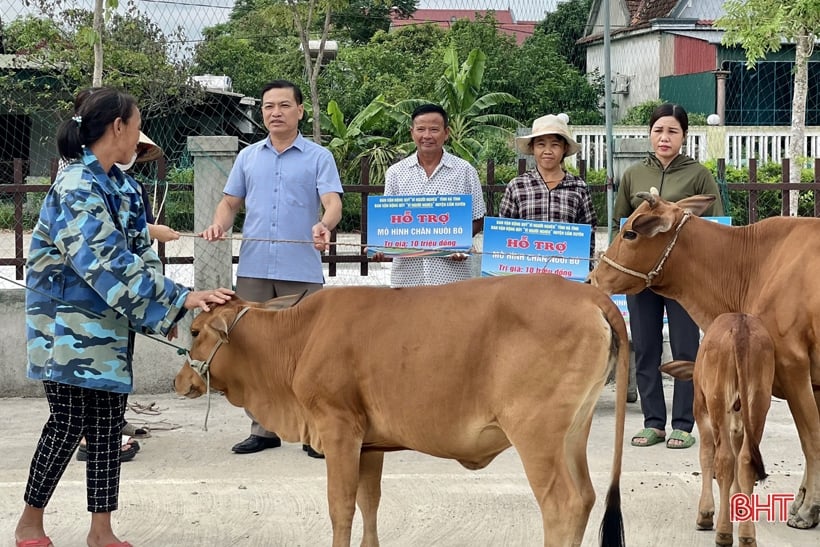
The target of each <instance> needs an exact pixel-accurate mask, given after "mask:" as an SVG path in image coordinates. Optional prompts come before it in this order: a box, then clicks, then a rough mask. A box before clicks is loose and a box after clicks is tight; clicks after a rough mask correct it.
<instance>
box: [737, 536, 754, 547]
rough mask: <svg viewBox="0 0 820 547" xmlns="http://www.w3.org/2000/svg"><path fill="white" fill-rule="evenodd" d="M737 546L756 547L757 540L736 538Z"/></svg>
mask: <svg viewBox="0 0 820 547" xmlns="http://www.w3.org/2000/svg"><path fill="white" fill-rule="evenodd" d="M737 544H738V545H746V546H747V547H757V540H756V539H755V538H747V537H743V536H740V537H738V538H737Z"/></svg>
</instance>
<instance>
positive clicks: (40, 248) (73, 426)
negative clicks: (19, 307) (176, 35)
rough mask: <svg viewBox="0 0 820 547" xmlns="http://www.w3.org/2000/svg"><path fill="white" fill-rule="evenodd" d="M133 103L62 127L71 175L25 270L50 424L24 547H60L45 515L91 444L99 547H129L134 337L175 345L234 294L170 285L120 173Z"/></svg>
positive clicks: (31, 361) (37, 460)
mask: <svg viewBox="0 0 820 547" xmlns="http://www.w3.org/2000/svg"><path fill="white" fill-rule="evenodd" d="M140 123H141V117H140V111H139V109H138V108H137V104H136V100H135V99H134V97H132V96H131V95H128V94H126V93H123V92H121V91H119V90H116V89H113V88H99V89H96V90H94V93H93V94H91V95H90V96H89V97H88V98H87V99H86V100H85V101H84V102H83V103H82V105H80V107H79V108H78V109H77V111H76V112H75V114H74V116H73V117H71V118H70V119H68V120H66V121H65V122H63V123H62V124H61V125H60V128H59V130H58V133H57V147H58V150H59V153H60V156H62V157H63V158H64V159H65V160H68V161H69V162H70V163H69V164H68V165H67V166H66V167H65V168H64V169H63V170H62V171H60V173H59V174H58V175H57V178H56V179H55V181H54V184H53V185H52V186H51V188H50V189H49V191H48V193H47V194H46V197H45V200H44V201H43V205H42V208H41V209H40V217H39V220H38V221H37V225H36V226H35V228H34V231H33V232H32V235H31V246H30V249H29V253H28V259H27V262H26V335H27V339H28V343H27V354H28V366H27V376H28V377H29V378H31V379H34V380H40V381H42V383H43V388H44V390H45V394H46V399H47V401H48V405H49V411H50V415H49V418H48V420H47V421H46V424H45V426H44V427H43V430H42V433H41V435H40V439H39V442H38V444H37V448H36V449H35V451H34V455H33V457H32V460H31V467H30V471H29V476H28V481H27V483H26V489H25V493H24V495H23V500H24V501H25V506H24V508H23V512H22V514H21V516H20V518H19V520H18V521H17V525H16V528H15V531H14V535H15V542H16V545H17V546H18V547H49V546H51V545H52V542H51V540H50V539H49V537H48V536H47V535H46V533H45V528H44V522H43V517H44V512H45V507H46V505H48V503H49V501H50V499H51V497H52V495H53V493H54V490H55V489H56V487H57V484H58V483H59V480H60V477H62V475H63V473H64V472H65V470H66V467H67V466H68V463H69V461H70V460H71V456H72V454H73V453H74V450H75V449H76V448H77V446H78V445H79V443H80V439H81V438H82V437H83V436H85V438H86V439H87V440H88V448H87V452H88V465H87V468H86V496H87V504H88V505H87V508H88V511H89V512H90V513H91V525H90V529H89V531H88V535H87V536H86V543H87V544H88V546H89V547H102V546H109V547H111V546H120V547H127V546H128V545H130V544H128V543H127V542H120V540H119V539H118V538H117V536H116V535H115V534H114V531H113V529H112V526H111V513H112V512H113V511H114V510H116V509H117V504H118V497H119V485H120V465H121V456H120V452H121V436H120V434H121V432H122V429H123V424H124V423H125V417H124V416H125V406H126V397H127V395H128V393H129V392H130V391H132V389H133V375H132V364H133V363H132V361H133V350H134V333H135V330H136V329H144V330H147V331H149V332H155V333H159V334H163V335H166V336H168V337H169V338H173V337H174V335H175V333H176V323H177V322H178V321H179V320H180V319H181V318H182V317H183V316H184V315H185V313H186V310H191V309H194V308H202V309H203V310H205V311H208V310H209V309H210V306H211V305H218V304H223V303H225V302H227V301H228V300H230V298H231V295H232V294H233V291H231V290H229V289H215V290H209V291H191V290H190V289H188V288H186V287H185V286H183V285H180V284H177V283H174V282H173V281H172V280H171V279H168V278H166V277H164V276H163V275H162V273H161V269H160V266H161V263H160V261H159V257H157V255H156V253H155V252H154V251H153V249H152V248H151V241H150V239H149V237H148V228H147V223H146V219H145V210H144V208H143V206H142V200H141V198H140V195H139V192H138V190H137V187H136V185H135V184H134V183H133V181H132V180H131V179H130V177H127V176H125V175H124V174H123V173H122V171H120V169H119V168H117V167H116V166H115V165H114V163H115V162H121V163H125V162H128V161H129V160H130V158H131V156H132V154H133V153H134V151H135V150H136V148H137V141H138V139H139V132H140Z"/></svg>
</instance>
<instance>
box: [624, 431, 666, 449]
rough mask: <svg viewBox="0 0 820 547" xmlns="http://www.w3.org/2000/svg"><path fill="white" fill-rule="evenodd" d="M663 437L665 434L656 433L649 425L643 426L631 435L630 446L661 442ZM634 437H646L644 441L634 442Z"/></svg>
mask: <svg viewBox="0 0 820 547" xmlns="http://www.w3.org/2000/svg"><path fill="white" fill-rule="evenodd" d="M665 438H666V436H665V435H660V434H658V432H657V431H655V430H654V429H652V428H651V427H645V428H643V429H641V430H640V431H638V432H637V433H635V434H634V435H633V436H632V446H652V445H653V444H658V443H662V442H663V441H664V439H665ZM635 439H646V442H645V443H636V442H635Z"/></svg>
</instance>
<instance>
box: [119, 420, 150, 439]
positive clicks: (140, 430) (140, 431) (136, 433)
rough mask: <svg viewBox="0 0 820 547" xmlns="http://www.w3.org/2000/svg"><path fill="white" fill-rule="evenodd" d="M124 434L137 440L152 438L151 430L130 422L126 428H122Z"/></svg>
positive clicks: (126, 424)
mask: <svg viewBox="0 0 820 547" xmlns="http://www.w3.org/2000/svg"><path fill="white" fill-rule="evenodd" d="M122 434H123V435H126V436H128V437H134V438H135V439H147V438H148V437H150V436H151V430H150V429H148V428H147V427H137V426H135V425H134V424H132V423H130V422H126V423H125V427H123V428H122Z"/></svg>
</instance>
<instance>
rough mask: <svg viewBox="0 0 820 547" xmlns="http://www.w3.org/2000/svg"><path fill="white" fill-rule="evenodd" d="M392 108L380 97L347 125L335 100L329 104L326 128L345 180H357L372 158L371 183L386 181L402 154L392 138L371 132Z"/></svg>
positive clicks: (324, 117) (329, 146)
mask: <svg viewBox="0 0 820 547" xmlns="http://www.w3.org/2000/svg"><path fill="white" fill-rule="evenodd" d="M389 108H390V105H389V104H387V103H385V102H384V97H383V96H381V95H379V96H378V97H376V98H375V99H373V101H371V103H370V104H369V105H367V107H365V108H364V109H363V110H361V111H360V112H359V113H358V114H356V115H355V116H354V117H353V119H351V120H350V123H347V124H345V122H344V113H343V112H342V110H341V109H340V108H339V105H338V104H337V103H336V101H334V100H332V99H331V100H330V102H329V103H328V105H327V116H323V117H322V123H323V127H324V128H325V130H326V131H327V132H329V133H330V134H331V135H332V137H333V138H332V139H331V141H330V143H329V144H328V145H327V147H328V149H329V150H330V151H331V153H333V157H334V158H335V159H336V165H338V166H340V169H341V170H342V179H343V180H350V181H356V180H357V179H358V174H359V165H360V163H361V159H362V157H364V156H369V157H370V180H372V181H383V180H384V174H385V172H386V171H387V168H388V167H389V166H390V164H391V163H393V160H394V159H395V157H396V155H397V153H398V151H397V149H396V147H394V146H391V143H390V138H389V137H386V136H381V135H376V134H373V133H371V131H372V130H373V129H374V128H376V127H378V126H379V125H380V123H381V121H382V119H383V118H386V117H387V116H386V113H387V110H388V109H389Z"/></svg>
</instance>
